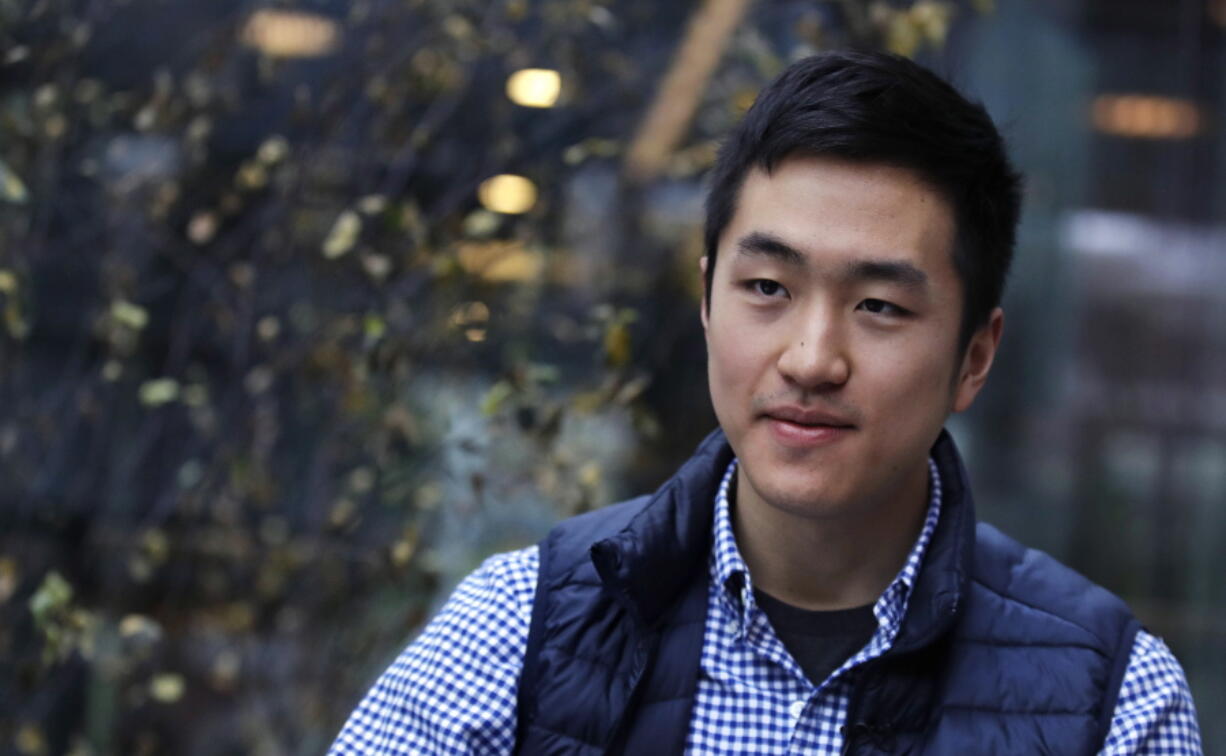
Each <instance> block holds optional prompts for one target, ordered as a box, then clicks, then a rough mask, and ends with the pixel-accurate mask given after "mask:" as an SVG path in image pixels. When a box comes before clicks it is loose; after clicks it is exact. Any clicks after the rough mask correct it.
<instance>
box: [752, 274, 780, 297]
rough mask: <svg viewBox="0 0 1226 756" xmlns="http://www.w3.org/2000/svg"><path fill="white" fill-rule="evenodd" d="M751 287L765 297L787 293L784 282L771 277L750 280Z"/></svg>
mask: <svg viewBox="0 0 1226 756" xmlns="http://www.w3.org/2000/svg"><path fill="white" fill-rule="evenodd" d="M749 288H750V289H751V290H752V291H754V292H755V293H757V294H761V295H762V296H764V297H774V296H778V295H780V294H786V293H787V292H786V291H784V288H783V285H782V284H780V283H779V282H778V281H772V280H770V279H769V278H756V279H754V280H752V281H750V282H749Z"/></svg>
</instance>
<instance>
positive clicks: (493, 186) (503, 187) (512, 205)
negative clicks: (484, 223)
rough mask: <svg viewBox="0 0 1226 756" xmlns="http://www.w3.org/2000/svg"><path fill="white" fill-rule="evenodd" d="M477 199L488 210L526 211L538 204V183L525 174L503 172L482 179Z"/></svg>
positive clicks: (514, 213)
mask: <svg viewBox="0 0 1226 756" xmlns="http://www.w3.org/2000/svg"><path fill="white" fill-rule="evenodd" d="M477 199H479V200H480V201H481V204H482V205H483V206H484V207H485V209H486V210H493V211H494V212H496V213H506V214H508V215H518V214H520V213H526V212H528V211H529V210H531V209H532V206H533V205H535V204H536V184H533V183H532V182H531V181H530V180H528V179H526V178H524V177H523V176H516V175H513V174H510V173H503V174H501V175H498V176H494V177H492V178H488V179H486V180H485V181H482V182H481V186H479V187H477Z"/></svg>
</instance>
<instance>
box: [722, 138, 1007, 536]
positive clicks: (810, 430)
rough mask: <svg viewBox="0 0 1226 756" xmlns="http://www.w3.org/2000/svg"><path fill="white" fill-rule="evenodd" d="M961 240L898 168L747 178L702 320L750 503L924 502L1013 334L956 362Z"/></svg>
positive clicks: (817, 511)
mask: <svg viewBox="0 0 1226 756" xmlns="http://www.w3.org/2000/svg"><path fill="white" fill-rule="evenodd" d="M954 237H955V227H954V219H953V213H952V211H951V209H950V206H949V204H948V203H947V202H946V201H945V199H944V198H943V197H942V196H940V195H939V194H938V193H937V192H935V191H933V190H932V189H931V188H929V187H928V186H927V185H926V184H925V183H923V182H922V181H921V180H920V179H919V178H918V176H916V175H915V174H913V173H912V172H910V171H908V170H905V169H902V168H896V167H892V166H888V165H878V164H855V163H849V162H843V161H840V160H835V159H829V158H811V157H793V158H788V159H787V160H785V161H783V162H782V163H781V164H780V165H778V166H777V167H776V168H775V170H774V171H773V172H772V173H770V174H767V173H766V172H764V171H762V170H761V169H758V168H754V169H753V170H752V171H751V172H750V173H749V174H748V175H747V176H746V177H745V181H744V183H743V185H742V187H741V191H740V196H739V199H738V202H737V207H736V211H735V213H734V215H733V217H732V220H731V222H730V223H729V224H728V227H727V228H726V229H725V230H724V233H723V235H722V236H721V237H720V242H719V251H718V256H717V264H716V269H715V275H714V279H713V281H712V284H711V292H710V295H709V296H710V303H709V307H710V309H709V314H708V311H707V309H706V308H705V307H704V310H703V327H704V329H705V330H706V339H707V349H708V354H709V359H708V374H709V380H710V387H711V401H712V403H713V404H714V406H715V414H716V416H717V417H718V418H719V423H720V425H721V426H722V427H723V429H724V432H725V433H726V434H727V436H728V440H729V441H730V442H731V444H732V448H733V450H734V451H735V452H736V454H737V456H738V458H739V459H740V463H741V479H740V482H741V488H740V489H739V493H738V501H739V502H740V501H746V503H749V502H750V501H761V502H764V503H765V504H767V505H769V506H772V507H776V508H780V509H783V510H786V511H788V512H792V513H794V514H799V515H802V516H806V517H818V518H822V517H846V516H851V517H857V516H859V517H863V516H871V515H872V514H873V513H874V512H877V511H880V510H881V508H882V507H887V508H889V507H890V506H891V505H892V504H894V505H897V504H898V499H899V497H910V496H912V495H915V496H922V495H923V494H922V492H921V491H916V490H915V489H917V488H920V489H922V487H923V486H924V484H925V483H926V480H927V463H926V459H927V454H928V451H929V449H930V447H931V446H932V444H933V442H934V441H935V440H936V437H937V435H938V433H939V432H940V429H941V426H942V425H943V424H944V422H945V419H946V417H947V416H948V415H949V413H950V412H951V411H960V410H962V409H965V408H966V407H967V406H969V405H970V403H971V401H972V400H973V399H974V397H975V394H976V393H977V392H978V390H979V388H980V387H981V386H982V385H983V381H984V380H986V378H987V371H988V368H989V367H990V366H991V361H992V355H993V354H994V352H995V348H996V344H997V343H998V340H999V336H1000V328H1001V315H1000V311H999V310H997V311H996V312H994V313H993V316H992V319H991V322H990V323H989V325H987V326H985V327H983V328H981V329H980V330H979V331H978V332H977V333H976V334H975V336H974V338H973V339H972V342H971V345H970V346H969V347H968V349H967V350H966V352H965V355H963V354H960V353H959V352H958V333H959V325H960V323H961V320H960V319H961V314H962V291H961V283H960V280H959V278H958V275H957V273H956V271H955V270H954V266H953V255H952V249H953V243H954ZM705 262H706V261H705V260H704V264H705ZM704 267H705V266H704ZM746 484H748V489H749V490H746ZM747 497H748V500H747Z"/></svg>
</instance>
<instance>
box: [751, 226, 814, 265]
mask: <svg viewBox="0 0 1226 756" xmlns="http://www.w3.org/2000/svg"><path fill="white" fill-rule="evenodd" d="M736 248H737V251H738V252H740V253H741V254H743V255H751V256H755V255H760V256H762V257H769V258H771V259H773V260H776V261H778V262H781V263H784V264H786V265H792V266H796V267H801V268H803V267H804V266H805V256H804V255H802V254H801V253H800V251H799V250H797V249H796V248H795V247H793V246H792V245H790V244H788V243H787V242H785V241H784V240H782V239H780V238H779V237H778V236H775V235H774V234H768V233H764V232H762V231H754V232H752V233H750V234H748V235H746V236H743V237H741V239H740V241H738V242H737V244H736Z"/></svg>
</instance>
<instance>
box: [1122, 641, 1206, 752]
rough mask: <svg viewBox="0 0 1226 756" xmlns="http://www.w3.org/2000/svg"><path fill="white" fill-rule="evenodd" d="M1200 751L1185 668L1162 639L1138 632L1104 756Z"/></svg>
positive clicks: (1197, 727)
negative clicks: (1184, 672)
mask: <svg viewBox="0 0 1226 756" xmlns="http://www.w3.org/2000/svg"><path fill="white" fill-rule="evenodd" d="M1201 752H1202V751H1201V743H1200V728H1199V726H1198V725H1197V724H1196V706H1195V705H1194V704H1193V703H1192V692H1191V691H1190V690H1189V689H1188V681H1187V679H1186V678H1185V677H1184V674H1183V669H1182V668H1181V667H1180V666H1179V662H1178V661H1176V660H1175V656H1174V654H1172V653H1171V651H1170V649H1168V648H1167V647H1166V644H1165V643H1163V642H1162V640H1161V639H1160V638H1157V637H1155V636H1153V635H1151V634H1149V633H1147V632H1145V631H1144V630H1142V631H1140V632H1138V633H1137V637H1136V640H1135V641H1133V644H1132V655H1131V656H1130V657H1129V659H1128V669H1127V670H1125V672H1124V680H1123V683H1122V684H1121V685H1120V695H1119V700H1118V701H1117V702H1116V705H1115V715H1114V717H1112V720H1111V729H1110V731H1108V733H1107V740H1106V742H1104V744H1103V750H1102V751H1101V752H1100V754H1101V756H1133V755H1134V754H1135V755H1137V756H1141V755H1152V756H1159V755H1161V756H1184V755H1185V754H1193V755H1196V756H1199V754H1201Z"/></svg>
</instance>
